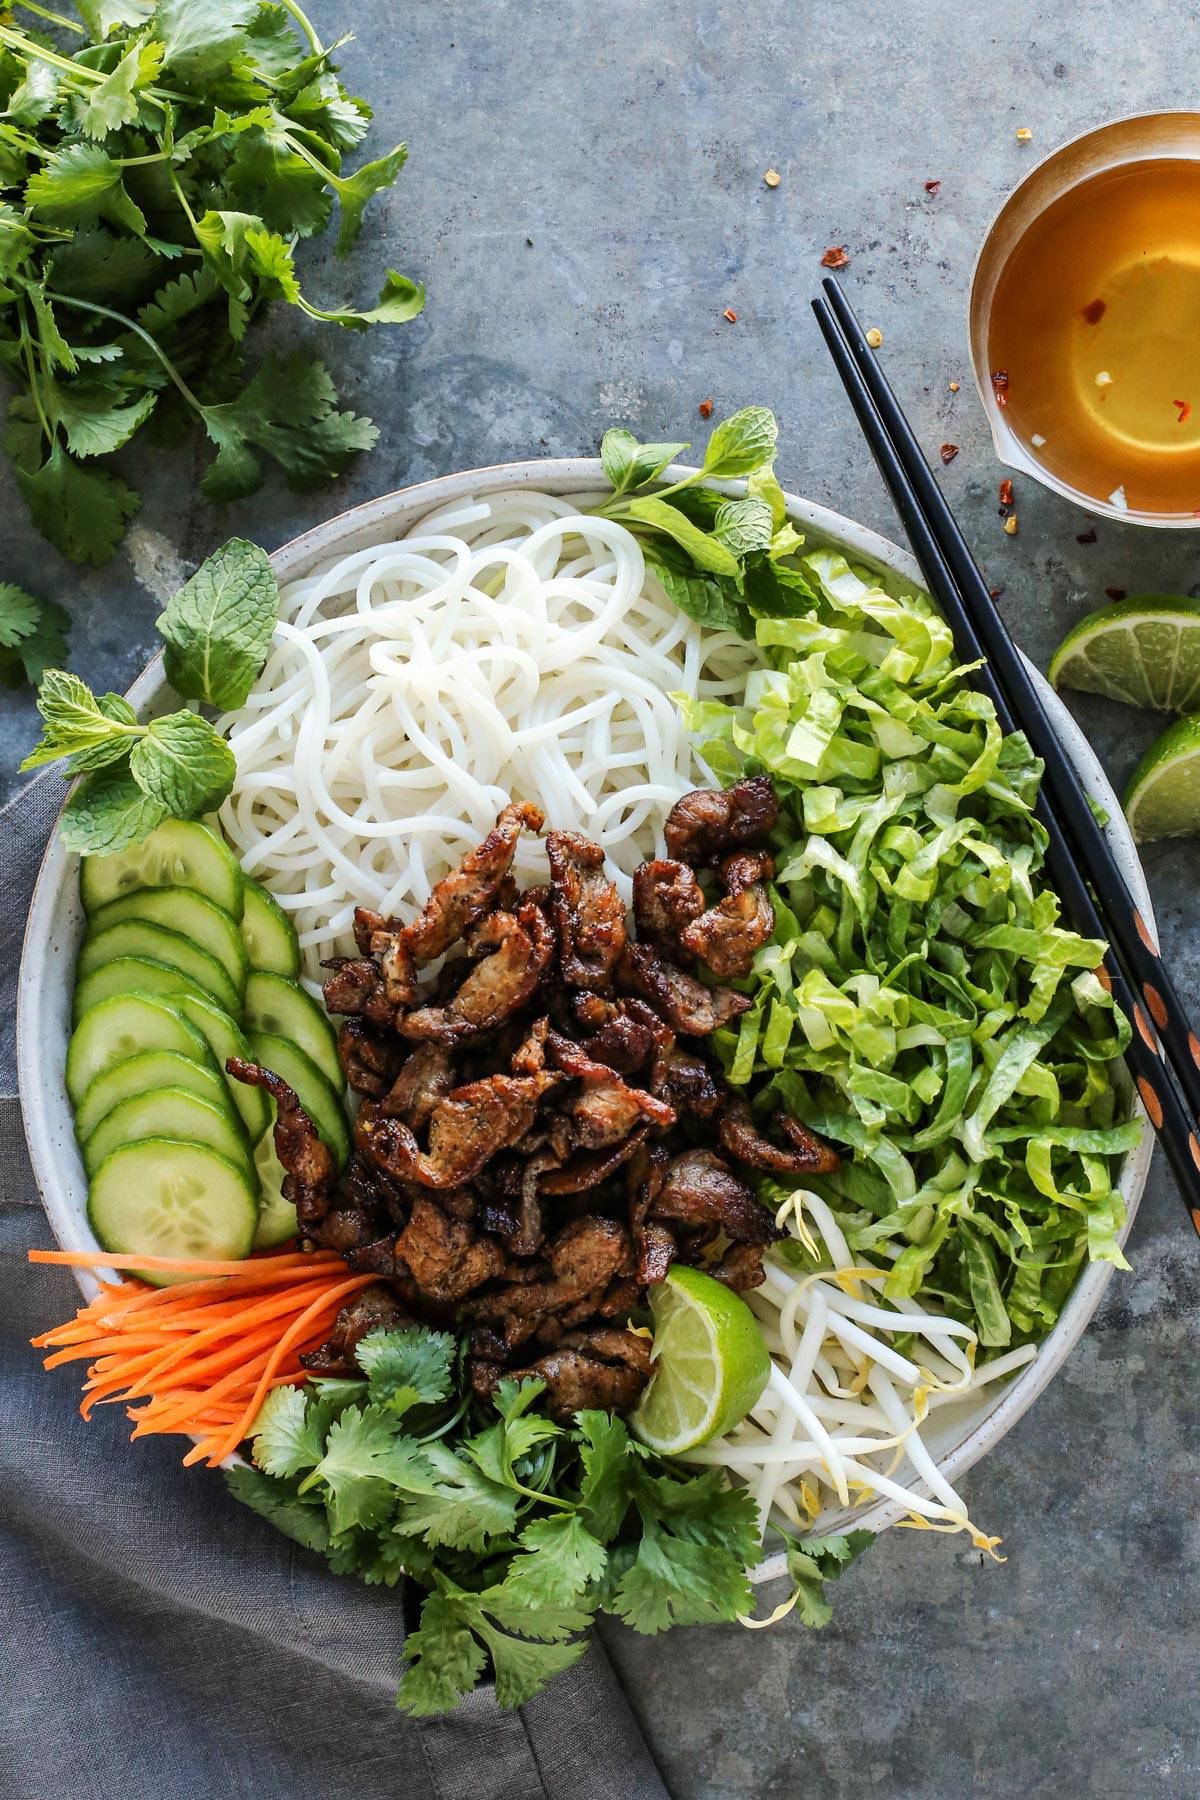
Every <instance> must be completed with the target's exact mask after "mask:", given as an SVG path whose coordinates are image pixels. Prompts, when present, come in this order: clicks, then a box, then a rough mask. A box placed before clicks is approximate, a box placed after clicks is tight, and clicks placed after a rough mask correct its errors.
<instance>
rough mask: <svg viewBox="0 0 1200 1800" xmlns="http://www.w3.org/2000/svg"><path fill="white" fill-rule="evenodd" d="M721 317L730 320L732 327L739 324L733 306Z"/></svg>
mask: <svg viewBox="0 0 1200 1800" xmlns="http://www.w3.org/2000/svg"><path fill="white" fill-rule="evenodd" d="M721 317H722V318H723V319H728V320H729V323H730V324H731V325H736V324H737V314H736V313H735V312H734V310H733V308H732V306H727V307H726V308H725V311H724V312H723V313H722V314H721Z"/></svg>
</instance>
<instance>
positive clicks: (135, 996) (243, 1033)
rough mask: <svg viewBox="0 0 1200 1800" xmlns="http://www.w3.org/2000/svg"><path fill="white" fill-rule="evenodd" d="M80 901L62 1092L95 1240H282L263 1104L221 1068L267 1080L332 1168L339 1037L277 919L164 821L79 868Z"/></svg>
mask: <svg viewBox="0 0 1200 1800" xmlns="http://www.w3.org/2000/svg"><path fill="white" fill-rule="evenodd" d="M79 887H80V894H81V897H82V900H83V905H84V910H85V912H86V913H87V930H86V933H85V936H84V941H83V945H82V948H81V950H80V955H79V962H78V965H77V968H76V977H75V980H76V986H75V999H74V1015H73V1016H74V1021H75V1027H74V1031H73V1032H72V1035H71V1042H70V1046H69V1049H68V1052H67V1070H66V1079H67V1090H68V1092H69V1094H70V1096H71V1100H72V1103H73V1105H74V1107H75V1133H76V1136H77V1138H78V1140H79V1146H80V1151H81V1154H82V1156H83V1164H84V1169H85V1171H86V1173H87V1176H88V1184H89V1185H88V1218H89V1221H90V1223H91V1227H92V1230H93V1232H94V1233H95V1235H96V1239H97V1241H98V1242H99V1243H100V1245H101V1246H102V1247H103V1248H104V1249H105V1250H113V1251H127V1252H132V1253H134V1254H136V1253H138V1252H141V1253H142V1254H144V1255H147V1256H151V1255H153V1256H187V1257H204V1258H209V1257H220V1258H225V1257H241V1256H247V1255H249V1253H250V1251H251V1250H252V1249H269V1248H272V1247H273V1246H274V1245H276V1244H280V1243H282V1242H284V1240H285V1239H287V1238H289V1237H291V1236H292V1235H293V1234H294V1232H295V1230H296V1213H295V1208H294V1207H293V1206H292V1205H291V1204H290V1202H288V1201H287V1200H285V1199H284V1197H283V1193H282V1183H283V1176H284V1171H283V1169H282V1168H281V1167H280V1164H279V1159H278V1157H277V1156H276V1154H275V1146H274V1140H273V1133H272V1125H273V1123H274V1102H273V1101H271V1100H270V1099H269V1098H268V1096H267V1095H266V1094H265V1093H263V1092H262V1091H261V1089H258V1088H251V1087H246V1086H245V1085H244V1084H243V1083H241V1082H239V1081H234V1080H233V1078H232V1077H230V1076H227V1075H226V1073H225V1065H226V1062H227V1060H228V1058H229V1057H231V1056H241V1057H245V1058H247V1059H249V1060H253V1061H256V1062H259V1063H261V1064H263V1065H264V1066H265V1067H267V1068H270V1069H274V1070H275V1071H276V1073H277V1074H279V1075H281V1076H282V1077H283V1079H284V1080H285V1081H286V1082H287V1083H288V1085H289V1086H290V1087H292V1088H294V1089H295V1091H296V1094H297V1096H298V1097H299V1100H300V1103H301V1105H302V1106H303V1107H304V1110H305V1111H306V1112H307V1113H308V1115H309V1117H310V1118H311V1119H312V1121H313V1123H314V1124H315V1126H316V1128H317V1130H318V1132H319V1133H320V1135H321V1137H322V1138H323V1140H324V1141H325V1143H326V1144H327V1145H328V1146H329V1149H330V1150H331V1151H332V1153H333V1155H334V1158H335V1160H336V1161H337V1162H338V1163H339V1165H340V1164H342V1163H344V1162H345V1160H346V1158H347V1156H348V1155H349V1150H350V1138H349V1132H348V1129H347V1125H346V1115H345V1110H344V1107H343V1091H344V1083H343V1078H342V1071H341V1064H340V1062H339V1060H338V1054H337V1037H336V1035H335V1033H334V1030H333V1027H332V1026H331V1025H330V1023H329V1020H328V1019H327V1018H326V1016H325V1013H324V1012H323V1010H322V1008H321V1007H320V1006H319V1005H318V1003H317V1002H316V1001H315V1000H313V999H312V998H311V996H310V995H309V994H307V993H306V992H305V990H304V989H303V988H302V987H301V986H300V985H299V982H298V980H297V977H298V975H299V971H300V946H299V942H298V940H297V938H296V933H295V930H294V928H293V926H292V923H291V920H290V919H289V918H288V916H287V914H286V913H285V912H284V911H283V909H282V908H281V907H280V906H279V905H278V904H277V903H276V901H274V900H273V899H272V898H271V896H270V894H268V893H267V892H266V891H265V889H263V888H261V887H260V886H259V885H258V883H257V882H255V881H251V880H250V879H249V878H248V877H247V876H246V875H244V874H243V873H242V870H241V868H240V867H239V865H238V862H237V858H236V857H235V856H234V855H233V854H232V852H231V851H230V850H229V848H228V846H227V845H226V844H224V843H223V842H222V840H221V838H220V837H219V835H218V834H217V833H216V832H215V831H213V830H211V829H210V828H209V827H208V826H207V825H202V824H198V823H188V822H186V821H184V820H178V819H171V820H168V821H167V822H166V823H165V824H163V825H161V826H159V828H158V830H157V831H154V832H152V833H151V834H150V836H149V837H147V838H145V839H144V840H143V841H142V842H141V843H139V844H132V845H130V846H129V848H128V849H126V850H122V851H119V852H117V853H116V854H115V855H112V856H89V857H85V858H84V859H83V862H82V864H81V867H80V881H79ZM146 1279H147V1280H150V1281H156V1282H162V1281H164V1280H169V1279H170V1277H165V1276H163V1275H155V1274H150V1273H148V1274H147V1275H146Z"/></svg>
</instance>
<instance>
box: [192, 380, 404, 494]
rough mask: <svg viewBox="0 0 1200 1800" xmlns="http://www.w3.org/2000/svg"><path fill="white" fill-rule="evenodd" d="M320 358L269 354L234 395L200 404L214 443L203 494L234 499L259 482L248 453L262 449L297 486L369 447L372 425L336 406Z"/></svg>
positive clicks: (337, 470)
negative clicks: (211, 403) (283, 358)
mask: <svg viewBox="0 0 1200 1800" xmlns="http://www.w3.org/2000/svg"><path fill="white" fill-rule="evenodd" d="M336 399H337V394H336V392H335V390H334V386H333V383H332V381H331V380H330V379H329V375H328V373H327V372H326V370H325V368H324V365H323V364H321V363H319V362H313V361H311V360H310V359H309V358H308V357H305V356H301V355H296V356H291V357H288V358H287V360H286V361H284V362H280V361H278V360H277V359H276V358H274V357H268V358H267V359H266V361H265V362H264V363H263V365H262V367H261V368H260V369H259V371H258V373H257V374H256V375H255V376H254V377H253V378H252V379H251V380H250V381H249V382H248V383H247V385H246V387H245V388H244V389H243V390H242V392H241V393H240V394H239V395H238V396H237V398H236V399H234V400H230V401H226V402H224V403H223V404H221V405H217V406H206V407H205V409H204V424H205V428H206V430H207V431H208V435H209V436H210V437H211V438H212V440H213V442H214V443H215V444H216V445H217V446H218V454H217V457H216V459H215V461H214V462H213V463H212V464H211V466H210V467H209V469H208V472H207V473H206V475H205V477H204V479H203V481H202V482H201V483H200V487H201V490H202V492H203V493H204V494H206V495H207V497H208V498H209V499H210V500H236V499H241V498H244V497H245V496H246V495H247V494H252V493H253V492H254V491H255V489H256V488H258V487H259V486H260V485H261V483H262V466H261V464H260V462H259V460H258V458H257V456H256V455H255V454H254V451H255V449H261V450H265V451H266V452H267V453H268V454H269V455H271V456H273V457H274V458H275V460H276V461H277V462H278V463H280V464H281V465H282V467H283V470H284V473H285V475H286V476H287V480H288V484H289V486H291V487H295V488H299V489H301V490H304V489H306V488H310V487H314V486H317V485H318V484H320V483H321V482H325V481H331V480H333V479H334V477H335V476H337V475H340V474H342V473H343V472H344V470H345V469H346V467H347V465H348V464H349V461H350V458H351V457H352V456H355V455H356V454H357V453H358V452H359V451H360V450H369V449H370V447H371V445H372V444H374V442H375V440H376V438H377V437H378V436H379V432H378V430H377V429H376V427H375V426H374V425H372V423H371V421H370V420H369V419H360V418H356V417H355V415H354V414H353V413H348V412H338V411H337V410H336V408H335V402H336Z"/></svg>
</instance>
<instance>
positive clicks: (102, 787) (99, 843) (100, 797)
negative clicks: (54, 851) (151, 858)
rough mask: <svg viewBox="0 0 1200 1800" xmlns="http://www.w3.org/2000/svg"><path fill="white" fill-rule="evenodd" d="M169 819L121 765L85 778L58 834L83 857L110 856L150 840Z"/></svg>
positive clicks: (71, 802) (68, 808)
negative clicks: (147, 839) (151, 834)
mask: <svg viewBox="0 0 1200 1800" xmlns="http://www.w3.org/2000/svg"><path fill="white" fill-rule="evenodd" d="M166 816H167V812H166V808H165V807H164V806H160V805H159V803H158V801H157V800H151V799H150V798H149V796H148V795H146V794H143V792H142V790H141V788H140V787H139V786H138V784H137V782H136V781H135V780H134V779H133V776H132V775H131V774H130V773H129V769H128V767H127V766H126V764H125V763H123V762H122V763H119V764H114V765H113V766H112V767H111V768H107V769H99V770H97V772H96V773H95V774H94V775H87V776H85V777H84V779H83V780H82V781H81V782H80V784H79V786H78V787H77V788H76V789H75V792H74V793H73V794H72V795H71V797H70V799H69V800H68V801H67V804H66V806H65V807H64V808H63V815H62V818H61V819H60V821H59V832H60V834H61V836H62V840H63V843H64V844H65V845H66V847H67V849H68V850H75V851H77V852H78V853H79V855H80V856H108V855H110V854H111V853H112V852H113V851H114V850H123V849H124V848H125V846H126V845H127V844H134V843H138V842H139V841H140V840H141V839H142V838H144V837H148V836H149V835H150V833H151V832H152V831H153V830H154V829H155V827H156V826H158V825H161V824H162V822H163V820H164V819H165V818H166Z"/></svg>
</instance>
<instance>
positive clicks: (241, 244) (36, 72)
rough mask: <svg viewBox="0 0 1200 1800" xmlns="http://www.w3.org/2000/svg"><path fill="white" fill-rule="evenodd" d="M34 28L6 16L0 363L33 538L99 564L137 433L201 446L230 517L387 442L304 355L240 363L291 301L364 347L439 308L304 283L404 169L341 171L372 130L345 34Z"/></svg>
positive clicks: (190, 3) (192, 6) (205, 8)
mask: <svg viewBox="0 0 1200 1800" xmlns="http://www.w3.org/2000/svg"><path fill="white" fill-rule="evenodd" d="M25 10H27V11H29V12H31V13H32V14H34V18H33V20H32V21H31V24H30V29H28V30H22V29H21V28H19V27H18V26H17V25H15V24H13V23H11V22H9V19H10V15H9V14H7V13H5V14H4V15H3V16H2V17H0V363H2V364H3V366H4V368H5V369H6V371H7V373H8V375H9V377H10V379H11V380H12V382H13V383H14V385H15V387H16V392H15V394H14V396H13V398H12V400H11V401H10V404H9V409H8V426H7V430H6V431H5V433H4V440H3V442H4V449H5V451H6V452H7V454H8V456H9V457H10V458H11V460H12V463H13V466H14V469H15V472H16V476H17V481H18V484H19V486H20V488H21V491H22V493H23V494H24V496H25V500H26V503H27V505H28V507H29V512H30V516H31V518H32V519H33V522H34V524H35V525H36V526H37V527H38V529H39V530H40V531H41V532H43V533H44V534H45V536H46V537H48V538H49V539H50V541H51V542H52V543H53V544H55V545H56V546H57V547H58V548H59V549H60V550H61V551H62V552H63V553H64V555H66V556H68V557H71V558H72V559H73V560H74V561H76V562H89V563H95V564H100V563H104V562H106V561H107V560H108V559H109V558H110V557H111V556H112V555H113V554H114V552H115V550H116V548H117V545H118V544H119V542H120V540H121V537H122V535H123V533H124V530H125V527H126V525H127V523H128V521H129V519H130V518H131V517H132V516H133V514H134V513H135V512H136V511H137V508H138V505H139V499H138V495H137V494H136V493H135V491H134V490H133V489H132V488H131V487H130V486H129V484H128V483H127V482H126V480H125V479H124V477H123V476H122V475H121V474H119V473H115V472H113V471H112V470H110V469H109V468H107V467H106V466H105V463H106V459H108V458H109V457H111V456H113V455H115V454H116V453H117V452H118V451H120V450H121V449H122V448H123V447H124V446H125V445H126V444H128V443H129V442H130V440H131V439H132V438H133V437H134V436H135V435H137V434H138V433H139V432H141V431H143V429H145V430H146V431H147V432H148V433H152V434H153V435H154V437H155V438H156V440H157V441H159V442H162V443H170V442H172V441H175V440H178V439H179V438H180V437H181V436H182V435H183V434H184V432H185V431H186V430H187V429H189V428H190V427H192V426H195V425H196V424H199V425H200V426H201V427H202V428H203V430H204V432H205V433H206V435H207V437H208V439H209V440H210V442H211V444H212V445H213V447H214V449H215V457H214V459H213V461H212V462H211V463H210V465H209V467H208V469H207V471H206V473H205V475H204V477H203V480H202V481H201V484H200V485H201V491H202V492H203V493H204V494H205V496H206V497H207V498H208V499H210V500H213V501H225V500H232V499H236V498H239V497H241V496H244V495H247V494H250V493H253V492H254V490H255V489H256V488H257V487H258V486H259V485H260V484H261V482H262V479H263V459H264V457H269V458H272V459H273V460H274V461H276V462H277V463H278V464H279V465H280V466H281V468H282V469H283V472H284V474H285V477H286V479H287V481H288V482H289V484H290V485H292V486H293V487H297V488H301V489H306V488H310V487H313V486H316V485H318V484H319V483H321V482H324V481H328V480H332V479H333V478H334V477H336V476H338V475H340V474H341V473H342V472H343V471H344V470H345V469H346V467H347V466H348V464H349V462H350V460H351V458H352V457H353V456H355V455H357V453H358V452H359V451H361V450H365V449H368V448H370V446H371V445H372V444H373V443H374V442H375V440H376V437H377V432H376V428H375V426H374V425H373V424H372V423H371V421H370V420H369V419H366V418H363V417H359V416H357V415H355V414H354V413H353V412H349V411H344V410H342V409H340V408H339V406H338V398H337V393H336V390H335V388H334V385H333V382H332V381H331V379H330V377H329V375H328V373H327V372H326V370H325V369H324V367H323V366H322V365H321V363H320V362H318V361H316V360H314V359H313V358H312V357H311V356H310V355H309V354H308V353H307V352H297V353H295V354H294V355H292V356H289V357H287V358H285V359H282V360H281V359H278V358H273V357H267V358H265V359H264V360H263V361H262V362H261V363H260V364H259V366H258V368H257V369H255V370H254V371H253V372H248V371H247V370H246V368H245V365H244V361H243V347H244V341H245V339H246V335H247V332H248V330H249V328H250V326H251V324H252V323H253V321H254V320H255V319H256V318H257V317H259V316H260V315H261V313H262V312H263V311H264V310H265V309H266V308H267V307H269V306H270V304H271V303H272V302H274V301H281V302H283V303H285V304H287V305H289V306H293V307H295V308H296V309H297V310H298V311H299V312H300V313H301V314H302V315H303V316H304V317H306V318H308V319H311V320H313V321H315V322H317V323H320V324H332V325H337V326H341V327H344V328H347V329H352V330H365V329H366V328H367V327H368V326H370V325H374V324H399V323H403V322H404V321H406V320H409V319H412V318H414V317H415V316H416V314H417V313H419V312H420V310H421V308H422V306H423V304H424V293H423V290H422V289H421V288H420V287H419V286H418V285H417V284H416V283H415V282H413V281H411V280H409V279H408V277H407V276H404V275H401V274H399V273H397V272H396V271H395V270H389V271H388V273H387V276H386V279H385V281H384V285H383V289H382V292H381V293H380V296H379V299H378V300H377V301H376V302H375V303H374V304H373V305H368V306H366V307H357V306H354V305H352V304H349V303H343V302H342V301H341V300H340V298H339V299H338V300H337V301H336V302H335V303H333V304H318V303H317V302H315V301H314V300H312V299H310V298H309V297H308V296H307V295H306V294H305V293H304V292H303V291H302V288H301V285H300V274H299V270H298V267H297V262H296V250H297V246H298V243H299V242H300V241H301V240H302V239H305V238H309V237H313V236H316V235H317V234H318V233H320V232H322V231H324V230H325V229H326V227H327V226H328V225H329V224H330V222H331V220H332V218H333V215H334V212H335V210H336V212H337V213H338V216H339V230H338V237H337V244H336V250H337V254H338V256H339V257H344V256H346V255H348V254H349V252H350V250H351V249H352V248H353V246H354V243H355V240H356V238H357V236H358V232H359V229H360V226H361V223H362V217H363V212H364V209H365V207H366V206H367V204H368V202H369V201H370V200H371V199H372V198H373V197H374V196H375V195H376V194H378V193H381V192H383V191H384V190H386V189H387V188H389V187H390V186H391V185H392V183H393V182H394V181H395V180H396V178H397V176H398V175H399V173H400V170H401V169H402V168H403V166H404V162H405V157H406V154H407V152H406V150H405V147H404V145H402V144H400V145H397V146H396V147H395V148H394V149H392V150H389V151H388V152H387V153H386V155H384V156H381V157H378V158H376V159H375V160H373V161H368V162H366V163H364V164H363V165H362V166H360V167H359V168H358V169H356V170H355V171H353V172H352V173H348V172H347V171H346V169H345V161H346V159H347V157H349V156H350V155H351V154H352V153H353V152H355V151H356V150H357V149H358V147H359V145H360V143H361V141H362V139H363V137H364V135H365V134H366V131H367V129H368V125H369V123H370V119H371V109H370V107H369V106H368V105H367V103H366V102H365V101H364V100H361V99H358V98H356V97H355V96H353V95H351V94H350V93H349V92H348V91H347V89H346V88H345V87H344V86H343V85H342V83H341V81H340V80H339V79H338V75H337V65H336V64H335V62H334V60H333V58H334V55H335V53H336V52H337V50H338V49H340V47H341V46H342V45H343V44H345V43H346V42H347V41H348V39H347V37H342V38H340V39H339V40H338V42H337V43H336V44H333V45H330V46H328V47H326V46H323V45H322V44H321V42H320V40H319V39H318V37H317V34H316V32H315V30H314V29H313V27H312V25H311V24H310V22H309V21H308V20H307V19H306V18H305V16H304V14H303V12H302V11H301V10H300V7H299V6H298V5H297V4H295V0H286V4H275V3H273V0H221V3H220V4H217V0H157V4H154V3H153V0H77V7H76V10H77V11H78V13H79V17H80V20H81V21H82V23H80V22H77V21H76V20H74V19H72V18H70V17H69V16H67V15H66V14H62V13H57V12H55V11H53V10H52V9H47V8H44V7H27V8H26V9H25ZM47 25H48V26H49V27H50V29H49V30H46V29H45V27H46V26H47Z"/></svg>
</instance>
